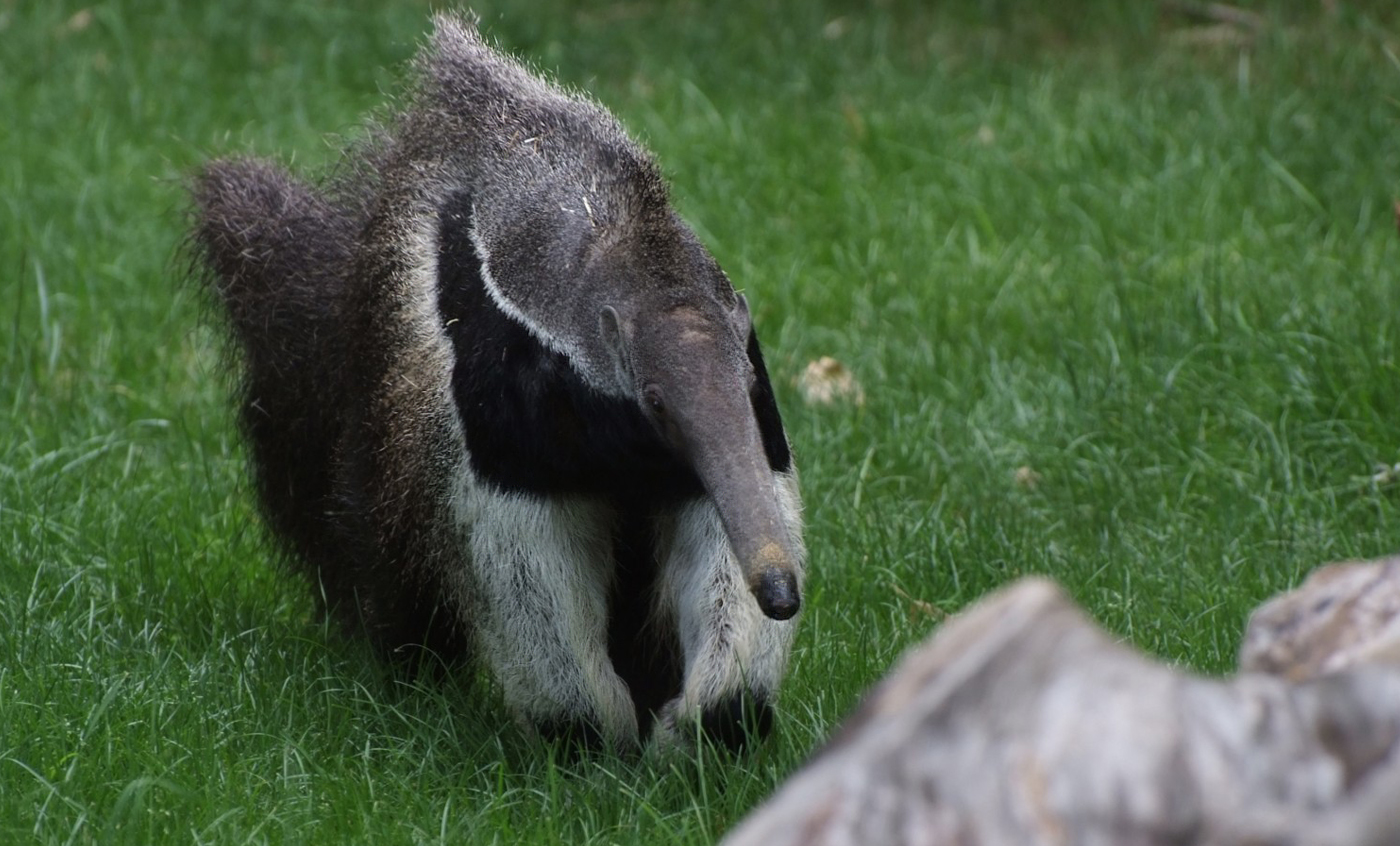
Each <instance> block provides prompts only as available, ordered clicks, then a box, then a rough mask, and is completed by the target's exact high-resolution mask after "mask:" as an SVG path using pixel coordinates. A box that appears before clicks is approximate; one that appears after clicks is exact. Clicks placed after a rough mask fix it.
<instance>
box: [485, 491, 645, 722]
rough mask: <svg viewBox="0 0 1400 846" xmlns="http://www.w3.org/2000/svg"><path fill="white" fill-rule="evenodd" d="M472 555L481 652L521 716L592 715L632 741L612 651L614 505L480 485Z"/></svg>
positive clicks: (632, 716) (630, 710)
mask: <svg viewBox="0 0 1400 846" xmlns="http://www.w3.org/2000/svg"><path fill="white" fill-rule="evenodd" d="M473 498H474V499H475V500H476V502H475V504H476V506H477V507H476V509H474V510H475V511H476V513H475V514H474V515H472V517H473V519H472V528H471V559H472V569H473V571H474V573H473V576H474V578H473V581H474V585H473V587H474V589H475V592H476V594H477V596H476V597H475V598H476V599H477V601H476V602H474V603H472V604H473V605H474V606H475V613H476V615H477V619H476V621H475V625H476V629H477V632H478V635H479V637H480V638H481V641H482V644H481V645H482V647H483V649H482V654H483V656H484V657H485V658H486V659H487V660H488V661H489V662H490V663H491V665H492V667H491V668H492V670H493V671H494V672H495V675H496V678H497V679H498V680H499V681H500V683H501V686H502V687H503V688H504V691H505V697H506V701H507V702H508V703H509V704H510V705H511V707H512V708H513V709H515V711H516V712H517V713H518V714H519V715H520V716H522V717H524V718H525V719H527V720H529V721H530V722H533V723H536V724H540V723H548V722H549V721H551V720H561V721H569V720H577V719H587V720H589V721H591V722H593V723H594V725H595V726H596V728H597V729H598V730H599V731H600V732H602V734H603V736H604V737H605V738H606V739H607V740H609V741H611V742H613V743H616V744H619V745H620V746H624V747H625V746H635V745H636V744H637V742H638V737H637V716H636V712H635V710H634V707H633V704H632V699H631V696H630V694H629V693H628V690H627V685H626V684H625V683H624V682H623V681H622V679H621V678H619V677H618V675H617V673H616V672H615V671H614V670H613V667H612V662H611V661H610V660H609V659H608V630H607V620H608V611H607V606H608V589H609V580H610V579H611V574H612V564H611V556H612V550H611V539H610V537H609V536H608V526H609V525H610V524H611V515H610V514H609V513H608V512H607V509H606V508H605V507H604V506H602V505H600V504H598V503H594V502H589V501H586V500H579V499H574V500H562V501H561V500H549V499H536V498H533V497H529V496H523V495H516V494H500V493H494V492H486V491H483V490H480V489H478V490H477V491H476V492H475V496H474V497H473Z"/></svg>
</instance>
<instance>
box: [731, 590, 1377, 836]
mask: <svg viewBox="0 0 1400 846" xmlns="http://www.w3.org/2000/svg"><path fill="white" fill-rule="evenodd" d="M1398 745H1400V668H1397V667H1393V666H1385V665H1368V666H1361V667H1356V668H1354V669H1350V670H1347V671H1344V672H1341V673H1335V674H1332V675H1328V676H1324V677H1319V678H1316V679H1313V680H1310V681H1306V682H1302V683H1292V682H1290V681H1288V680H1286V679H1284V678H1280V677H1276V676H1271V675H1263V674H1246V675H1242V676H1239V677H1237V678H1234V679H1231V680H1226V681H1220V680H1211V679H1204V678H1200V677H1196V676H1193V675H1189V674H1186V673H1183V672H1180V671H1179V670H1176V669H1173V668H1170V667H1166V666H1164V665H1162V664H1160V663H1157V662H1155V661H1152V660H1149V659H1147V658H1145V657H1143V656H1141V655H1139V654H1138V653H1137V652H1135V651H1133V650H1131V649H1128V648H1126V647H1124V646H1122V645H1120V644H1117V643H1115V642H1114V641H1113V640H1112V639H1111V638H1110V637H1108V636H1107V635H1106V634H1105V633H1104V632H1103V631H1102V630H1100V629H1099V628H1098V627H1097V626H1095V625H1094V624H1093V623H1092V622H1090V621H1089V620H1088V619H1087V618H1086V617H1085V615H1084V614H1083V613H1082V612H1080V611H1079V610H1078V609H1077V608H1076V607H1075V606H1074V605H1073V603H1072V602H1070V601H1069V600H1068V599H1067V598H1066V597H1065V595H1064V594H1063V593H1062V592H1061V591H1060V590H1059V589H1058V588H1057V587H1055V586H1054V585H1053V584H1051V583H1049V582H1046V581H1043V580H1034V579H1033V580H1026V581H1023V582H1020V583H1018V584H1016V585H1013V586H1012V587H1010V588H1008V589H1006V590H1004V591H1001V592H1000V593H998V594H994V595H993V596H991V597H989V598H988V599H986V600H984V601H982V602H981V603H979V604H978V605H976V606H975V607H973V608H971V609H970V610H968V611H966V612H964V613H963V614H961V615H959V616H958V617H956V618H954V619H952V620H950V621H949V622H947V623H946V624H944V625H943V627H942V628H941V630H940V631H939V632H937V634H936V636H935V637H933V638H932V640H931V641H930V642H928V643H926V644H925V645H923V646H921V647H919V648H917V649H915V650H914V651H912V652H911V653H909V654H908V655H907V656H906V657H905V658H904V659H903V660H902V661H901V662H900V663H899V665H898V667H897V668H896V669H895V670H894V672H893V673H892V674H891V675H890V676H889V677H888V678H887V679H886V680H885V681H883V682H882V683H880V684H879V685H878V686H877V687H876V688H875V689H874V690H873V691H872V692H871V694H870V695H869V697H868V698H867V700H866V701H865V703H864V704H863V705H861V706H860V708H858V709H857V711H856V712H855V713H854V714H853V715H852V716H851V717H850V719H848V720H847V722H846V723H845V725H844V726H842V727H841V728H840V729H839V730H838V732H837V734H836V735H835V737H833V738H832V740H831V741H830V743H829V744H828V745H827V746H826V747H825V748H824V749H822V750H821V751H820V752H819V753H817V755H816V756H815V757H814V758H813V759H812V760H811V761H810V762H809V763H808V764H807V765H806V766H805V767H804V768H803V769H802V770H800V771H799V772H798V773H797V774H796V775H794V776H793V777H792V778H791V779H790V780H789V781H788V782H787V783H786V784H784V785H783V786H782V787H781V788H780V789H779V790H778V792H777V793H776V794H775V795H774V796H773V797H772V798H771V799H770V800H769V801H768V802H767V803H766V804H764V805H763V806H761V807H760V808H758V809H757V810H756V811H755V812H754V813H753V814H752V815H751V816H750V817H749V818H748V819H747V820H745V821H744V822H743V823H741V824H740V825H739V826H738V827H737V828H736V829H735V830H734V831H733V832H732V833H731V834H730V836H729V837H728V838H727V839H726V840H725V841H724V843H725V844H729V846H784V845H785V844H804V846H807V845H809V844H811V845H813V846H815V845H816V844H828V846H845V844H849V845H850V846H879V845H880V844H911V846H913V845H914V844H928V845H929V846H934V844H946V846H954V844H956V846H994V844H995V845H997V846H999V845H1000V844H1005V846H1039V844H1046V846H1049V844H1084V846H1099V844H1102V846H1149V845H1151V846H1156V844H1163V845H1165V844H1235V845H1236V846H1245V844H1251V846H1266V844H1274V845H1275V846H1283V845H1284V844H1296V846H1342V844H1349V845H1350V844H1355V846H1360V845H1361V844H1365V845H1366V846H1382V844H1386V846H1393V844H1400V768H1397V763H1396V748H1397V746H1398Z"/></svg>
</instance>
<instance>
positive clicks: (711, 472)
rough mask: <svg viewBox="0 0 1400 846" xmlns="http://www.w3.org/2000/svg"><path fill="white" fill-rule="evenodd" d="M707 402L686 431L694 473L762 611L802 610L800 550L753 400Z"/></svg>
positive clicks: (742, 396) (777, 614) (790, 613)
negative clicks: (789, 522)
mask: <svg viewBox="0 0 1400 846" xmlns="http://www.w3.org/2000/svg"><path fill="white" fill-rule="evenodd" d="M725 399H726V400H728V401H719V400H716V401H713V402H711V403H707V404H706V407H705V408H704V411H703V412H701V413H699V414H698V415H697V416H698V417H699V418H701V419H697V420H692V421H690V422H691V423H693V424H696V425H693V426H687V425H684V424H683V428H684V429H689V430H691V431H688V432H687V435H688V437H687V438H686V440H687V442H688V444H689V447H690V452H691V456H692V459H693V461H694V464H695V470H696V472H697V473H698V474H699V476H700V480H701V482H702V483H703V484H704V485H705V490H706V491H707V492H708V493H709V494H710V497H711V498H712V499H713V500H714V503H715V507H716V509H717V510H718V511H719V516H720V521H721V522H722V523H723V524H724V531H725V534H726V535H727V536H728V537H729V544H730V546H731V547H732V548H733V550H734V555H735V557H736V558H737V559H738V561H739V566H740V568H741V569H742V570H743V573H744V579H745V581H746V582H747V584H748V587H749V590H750V592H752V593H753V595H754V598H755V599H757V600H758V607H759V608H760V609H761V610H762V611H763V613H764V614H765V615H767V616H768V617H771V618H773V619H774V620H787V619H790V618H792V617H794V616H796V614H797V612H798V610H799V609H800V608H801V606H802V597H801V588H800V586H799V584H798V573H799V572H800V566H801V562H800V561H799V559H798V554H797V544H796V543H795V540H794V538H793V537H792V535H791V529H790V528H789V525H788V521H787V520H785V519H784V515H783V511H782V501H781V500H780V498H779V493H778V489H777V484H776V480H775V478H774V474H773V470H772V468H770V467H769V465H768V458H767V454H766V453H765V452H764V449H763V442H762V440H761V438H760V436H759V431H758V423H757V421H756V420H755V419H754V414H753V408H752V406H751V405H750V403H749V399H748V395H747V394H746V393H743V392H740V393H739V394H738V396H737V398H735V397H733V396H732V395H731V396H730V397H727V398H725Z"/></svg>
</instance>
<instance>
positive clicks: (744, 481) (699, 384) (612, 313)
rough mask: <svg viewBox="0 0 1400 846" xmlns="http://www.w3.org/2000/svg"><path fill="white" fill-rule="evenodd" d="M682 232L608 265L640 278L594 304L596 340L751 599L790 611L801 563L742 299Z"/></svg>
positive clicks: (771, 609) (769, 609) (784, 615)
mask: <svg viewBox="0 0 1400 846" xmlns="http://www.w3.org/2000/svg"><path fill="white" fill-rule="evenodd" d="M679 233H680V236H679V237H678V238H677V241H676V242H675V243H674V244H672V245H667V246H669V247H671V248H670V249H667V248H665V247H662V246H661V245H658V244H656V243H653V244H651V250H650V251H643V252H640V253H629V254H628V258H626V259H623V260H622V261H617V260H616V259H614V261H612V262H610V264H611V265H613V267H614V268H615V270H614V272H618V270H617V268H618V267H619V266H623V267H627V270H623V271H621V272H620V273H619V275H620V276H622V277H624V278H625V277H627V276H629V275H630V276H633V277H634V278H638V277H640V278H644V279H646V280H647V281H646V283H645V284H641V285H635V286H629V288H628V291H629V294H628V295H626V296H618V297H616V298H614V299H612V300H611V301H609V302H603V303H600V307H599V309H598V331H599V337H600V339H601V340H602V342H603V348H604V349H605V350H606V351H607V355H608V357H609V359H610V363H611V364H612V367H613V371H614V373H615V374H616V378H617V379H618V381H619V383H620V384H622V385H623V386H625V388H626V390H627V391H628V393H629V395H630V396H632V397H633V398H635V400H636V402H637V403H638V405H639V407H640V409H641V411H642V413H643V415H645V416H646V418H647V419H648V420H650V421H651V423H652V425H653V426H654V427H655V429H656V431H657V433H658V434H659V435H660V436H661V438H662V440H663V441H665V442H666V443H667V444H668V445H669V446H670V447H671V449H672V450H673V451H674V452H676V453H677V454H679V455H680V456H682V457H683V458H684V459H685V461H686V462H687V463H688V464H690V466H691V467H692V468H694V470H695V473H696V475H698V476H699V477H700V480H701V482H702V483H703V484H704V486H705V490H706V492H707V493H708V494H709V495H710V497H711V499H712V500H713V501H714V503H715V507H716V509H717V510H718V512H719V515H720V520H721V522H722V523H723V525H724V530H725V534H726V535H728V537H729V542H730V545H731V547H732V548H733V550H734V554H735V556H737V558H738V560H739V562H740V566H741V567H742V569H743V572H744V576H745V579H746V580H747V582H748V586H749V590H750V591H751V592H752V593H753V595H754V597H755V598H756V599H757V600H758V604H759V607H760V608H761V609H762V611H763V613H764V614H766V615H767V616H769V617H771V618H773V619H775V620H786V619H789V618H791V617H792V616H794V615H795V614H796V613H797V611H798V608H799V606H800V604H801V598H800V594H799V587H798V577H797V574H798V570H799V561H798V553H797V547H796V544H795V543H794V539H793V538H792V537H791V535H790V533H789V532H790V530H789V526H788V523H787V521H786V520H785V519H784V515H783V512H782V508H781V504H780V499H779V492H778V490H777V487H776V480H775V476H774V468H773V467H772V464H771V460H770V457H769V455H768V453H767V451H766V450H765V446H764V438H763V435H762V432H761V431H760V424H759V420H758V416H757V415H756V413H755V406H754V392H755V389H756V388H757V387H758V386H757V384H756V383H757V373H756V372H755V367H754V362H753V361H752V360H751V359H750V358H749V355H748V349H749V344H750V339H751V335H752V332H753V328H752V325H751V320H750V316H749V310H748V303H747V302H746V301H745V299H744V298H743V297H742V296H740V295H738V294H736V293H735V291H734V289H733V288H732V287H731V286H730V284H729V280H728V279H727V278H725V276H724V274H723V272H722V271H721V270H720V269H719V266H718V265H717V264H716V263H715V262H714V260H713V259H712V258H711V257H710V256H709V254H708V253H707V252H706V251H705V250H704V249H703V248H702V247H700V245H699V244H698V242H696V241H695V240H694V236H693V235H690V233H689V231H688V230H684V229H681V230H679ZM628 271H630V273H629V272H628Z"/></svg>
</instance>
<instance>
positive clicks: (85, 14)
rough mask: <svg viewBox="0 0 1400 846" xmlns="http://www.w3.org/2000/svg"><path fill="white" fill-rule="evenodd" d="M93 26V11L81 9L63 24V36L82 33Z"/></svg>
mask: <svg viewBox="0 0 1400 846" xmlns="http://www.w3.org/2000/svg"><path fill="white" fill-rule="evenodd" d="M90 26H92V9H79V10H78V11H76V12H74V13H73V15H72V16H71V17H69V18H68V20H67V21H65V22H64V23H63V34H65V35H66V34H68V33H70V32H82V31H83V30H85V29H87V28H88V27H90Z"/></svg>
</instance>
